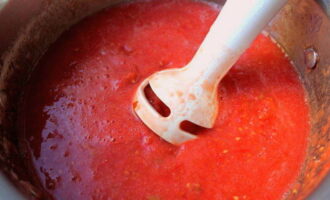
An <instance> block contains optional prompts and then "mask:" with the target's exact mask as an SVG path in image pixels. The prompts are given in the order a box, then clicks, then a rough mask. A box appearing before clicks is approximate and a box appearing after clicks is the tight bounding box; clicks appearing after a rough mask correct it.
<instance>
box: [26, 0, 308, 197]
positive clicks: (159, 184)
mask: <svg viewBox="0 0 330 200" xmlns="http://www.w3.org/2000/svg"><path fill="white" fill-rule="evenodd" d="M218 12H219V7H217V6H216V5H215V4H211V3H205V2H202V1H194V0H143V1H141V0H140V1H133V2H126V3H122V4H119V5H115V6H112V7H110V8H108V9H105V10H104V11H102V12H100V13H98V14H96V15H94V16H91V17H88V18H87V19H85V20H83V21H82V22H81V23H79V24H78V25H76V26H74V27H73V28H72V29H71V30H69V31H68V32H66V33H65V34H64V35H63V36H62V37H61V38H60V39H59V40H58V41H57V42H56V43H55V44H54V45H53V46H52V47H51V48H50V49H49V51H48V52H47V53H46V55H45V56H44V57H43V58H42V60H41V61H40V63H39V65H38V67H37V69H36V71H35V72H34V74H33V76H32V78H31V81H30V83H29V86H28V87H27V89H26V95H25V97H24V101H23V102H24V103H23V106H22V109H21V110H22V112H21V114H20V123H21V126H20V127H22V129H21V131H20V132H21V134H22V135H23V138H24V143H25V144H26V149H27V150H28V152H29V155H30V156H28V157H29V158H30V161H28V162H29V163H30V164H31V166H33V169H34V173H35V174H36V177H38V179H39V180H40V183H41V185H42V186H43V187H44V188H45V190H46V191H47V192H48V193H49V194H50V195H51V196H53V197H54V199H58V200H78V199H79V200H84V199H86V200H87V199H88V200H89V199H93V200H103V199H106V200H108V199H111V200H177V199H188V200H195V199H196V200H197V199H198V200H228V199H229V200H230V199H232V200H249V199H250V200H268V199H269V200H275V199H281V198H283V197H285V195H286V194H287V193H289V192H292V191H294V190H295V188H294V187H293V184H294V183H295V180H296V179H297V177H298V175H299V173H300V170H301V167H302V163H303V162H304V159H305V154H306V152H305V151H306V146H307V137H308V133H309V129H310V127H309V118H308V112H309V110H308V106H307V104H306V102H305V95H304V89H303V87H302V84H301V82H300V80H299V78H298V75H297V73H296V72H295V70H294V68H293V66H292V64H291V63H290V60H289V59H288V58H287V57H286V56H285V54H284V53H283V51H282V50H281V49H280V48H279V47H278V46H277V44H276V43H274V42H273V41H272V40H271V39H269V38H268V37H267V36H264V35H260V36H258V38H257V39H256V40H255V42H254V43H253V45H252V46H251V47H250V48H249V49H248V50H247V51H246V52H245V53H244V55H242V57H241V58H240V60H239V61H238V62H237V63H236V64H235V66H234V67H233V68H232V70H231V71H230V72H229V74H228V75H226V77H225V78H224V79H223V80H222V81H221V83H220V85H219V90H218V91H219V109H220V110H219V116H218V118H217V120H216V123H215V126H214V128H212V129H203V130H200V131H199V132H198V133H197V134H198V136H199V138H198V139H196V140H193V141H189V142H186V143H184V144H182V145H180V146H173V145H171V144H169V143H167V142H165V141H164V140H162V139H160V138H159V137H158V136H157V135H156V134H154V133H153V132H152V131H151V130H149V129H148V128H147V127H146V126H145V125H144V124H143V123H142V122H141V121H140V120H139V118H138V117H137V116H136V115H135V114H134V112H133V109H132V98H133V95H134V93H135V91H136V89H137V86H138V85H139V83H140V82H141V81H142V80H143V79H144V78H146V77H148V76H149V75H150V74H152V73H154V72H156V71H159V70H162V69H166V68H174V67H182V66H184V65H185V64H187V62H188V61H189V60H190V59H191V58H192V56H193V55H194V53H195V52H196V50H197V48H198V47H199V45H200V43H201V42H202V40H203V38H204V37H205V35H206V33H207V31H208V29H209V27H210V25H211V24H212V22H213V21H214V20H215V18H216V16H217V14H218ZM178 87H179V86H178Z"/></svg>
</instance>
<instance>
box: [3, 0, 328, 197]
mask: <svg viewBox="0 0 330 200" xmlns="http://www.w3.org/2000/svg"><path fill="white" fill-rule="evenodd" d="M0 1H1V0H0ZM118 1H120V0H83V1H82V0H57V1H51V0H30V1H20V0H11V2H10V4H11V5H12V6H11V8H12V9H10V6H9V5H7V6H5V7H4V8H3V9H2V11H0V54H3V55H2V57H1V59H0V66H1V69H0V70H1V71H0V172H1V174H0V199H6V200H9V199H46V198H47V196H45V195H44V194H43V189H42V187H41V186H40V185H38V182H37V181H36V180H35V179H34V177H31V176H30V175H29V174H28V170H26V168H25V167H24V165H23V164H22V159H24V157H23V156H22V154H21V153H20V151H19V149H18V148H17V145H18V140H17V137H16V133H15V116H16V115H15V111H16V106H17V104H18V100H19V96H20V93H21V88H22V86H23V85H24V84H25V83H26V81H27V79H28V77H29V74H30V73H31V71H32V70H33V68H34V66H35V65H36V63H37V62H38V60H39V58H40V57H41V56H42V55H43V54H44V52H45V51H46V50H47V48H48V47H49V45H50V44H51V43H53V42H54V41H55V40H56V39H57V38H58V37H59V36H60V35H61V33H63V32H64V31H65V30H66V29H68V28H69V27H70V26H71V25H73V24H74V23H76V22H77V21H79V20H81V19H82V18H84V17H86V16H87V15H90V14H92V13H94V12H97V11H99V10H100V9H102V8H104V7H107V6H109V5H111V4H114V3H117V2H118ZM216 1H217V2H219V3H224V0H216ZM24 4H26V5H24ZM329 6H330V1H329V0H319V1H314V0H290V1H289V3H288V5H286V6H285V7H284V8H283V9H282V11H281V12H280V14H279V15H278V16H277V17H276V18H275V19H274V20H273V21H272V22H271V23H270V25H269V26H268V27H267V28H266V31H268V32H269V33H270V34H271V35H272V36H273V37H274V38H275V39H276V40H277V42H279V43H280V44H281V45H282V46H283V47H284V49H285V50H286V52H287V53H288V55H289V56H290V58H291V59H292V60H293V61H294V63H295V64H296V68H297V71H298V73H299V75H300V77H301V80H302V82H303V84H304V86H305V88H306V92H307V97H308V102H309V104H310V108H311V111H310V120H311V125H312V129H311V132H310V138H309V146H308V150H307V155H308V156H307V159H306V160H305V163H304V166H303V168H302V172H301V174H300V176H299V178H298V179H297V181H296V183H295V184H294V185H293V186H292V190H291V191H289V192H288V193H287V194H286V196H285V199H305V198H306V197H307V196H308V195H309V197H308V199H314V200H328V199H330V176H329V177H328V178H326V179H324V177H325V176H326V174H327V173H328V171H329V170H330V84H329V83H330V18H329V15H330V7H329ZM0 9H1V8H0ZM10 10H11V11H10ZM327 14H328V16H327ZM19 27H20V31H19V32H18V28H19ZM18 33H19V34H18ZM12 41H14V42H12ZM4 50H6V53H3V51H4ZM322 180H324V181H323V183H322V184H321V185H320V183H321V181H322ZM315 189H316V190H315Z"/></svg>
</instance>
